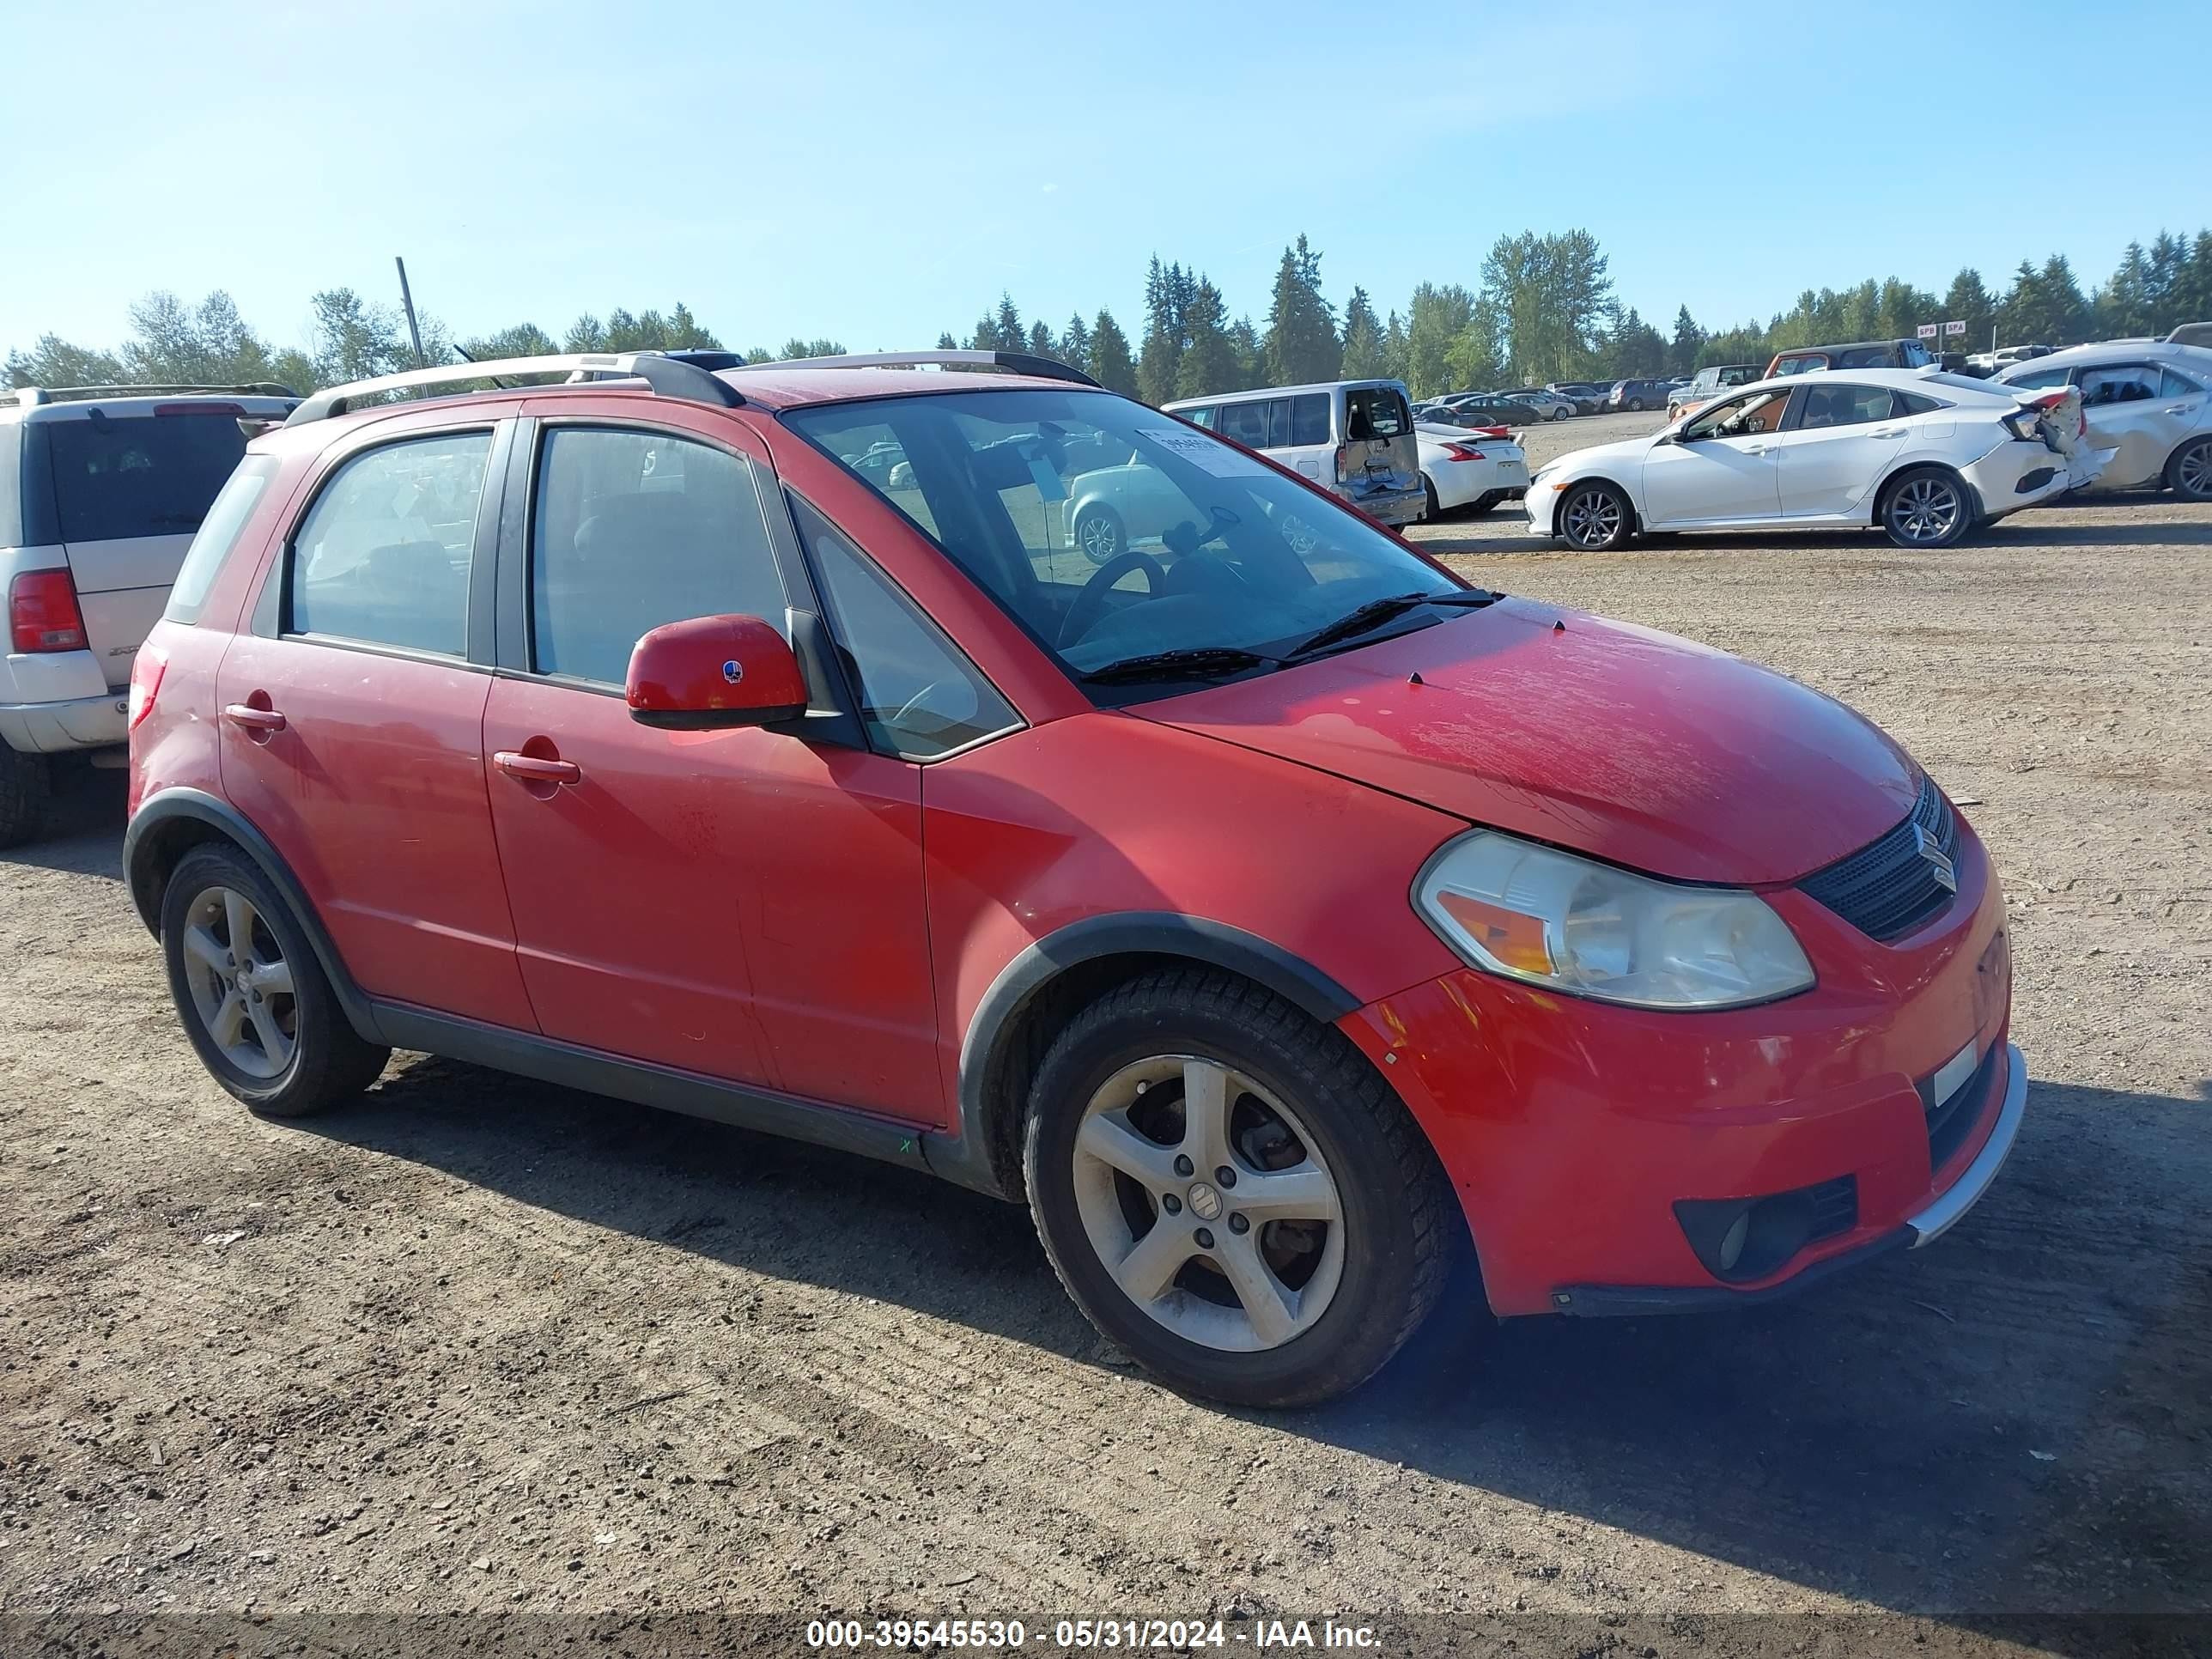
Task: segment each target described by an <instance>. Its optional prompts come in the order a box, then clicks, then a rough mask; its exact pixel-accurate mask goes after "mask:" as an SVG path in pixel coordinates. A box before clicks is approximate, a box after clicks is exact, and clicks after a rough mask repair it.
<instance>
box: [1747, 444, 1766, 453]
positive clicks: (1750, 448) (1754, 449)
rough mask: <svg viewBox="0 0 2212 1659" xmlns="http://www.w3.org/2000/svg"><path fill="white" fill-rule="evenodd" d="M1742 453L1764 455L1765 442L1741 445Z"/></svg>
mask: <svg viewBox="0 0 2212 1659" xmlns="http://www.w3.org/2000/svg"><path fill="white" fill-rule="evenodd" d="M1743 453H1745V454H1747V455H1764V454H1765V453H1766V446H1765V444H1746V445H1745V446H1744V447H1743Z"/></svg>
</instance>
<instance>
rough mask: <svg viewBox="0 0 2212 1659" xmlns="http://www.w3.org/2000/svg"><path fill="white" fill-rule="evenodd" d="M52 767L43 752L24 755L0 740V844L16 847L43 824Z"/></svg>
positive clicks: (44, 823) (51, 789)
mask: <svg viewBox="0 0 2212 1659" xmlns="http://www.w3.org/2000/svg"><path fill="white" fill-rule="evenodd" d="M53 788H54V784H53V767H52V763H51V762H49V761H48V760H47V759H46V757H45V756H44V755H25V754H20V753H18V752H17V751H16V750H13V749H10V748H9V746H8V745H7V744H5V743H0V847H17V846H21V844H22V843H23V842H27V841H29V840H30V839H31V838H32V837H33V836H36V835H37V834H38V833H39V832H40V830H41V829H45V828H46V802H47V799H49V798H50V797H51V796H52V793H53Z"/></svg>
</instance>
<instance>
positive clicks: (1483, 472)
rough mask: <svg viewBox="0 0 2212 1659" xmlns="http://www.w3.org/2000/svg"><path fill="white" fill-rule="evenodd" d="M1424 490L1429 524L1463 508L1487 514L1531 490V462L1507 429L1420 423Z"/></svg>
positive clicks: (1415, 434)
mask: <svg viewBox="0 0 2212 1659" xmlns="http://www.w3.org/2000/svg"><path fill="white" fill-rule="evenodd" d="M1413 437H1414V440H1415V441H1416V442H1417V443H1418V444H1419V447H1420V451H1421V489H1422V492H1423V493H1424V494H1425V495H1427V497H1428V507H1427V509H1426V511H1425V512H1424V513H1422V514H1421V518H1422V521H1423V522H1424V523H1434V522H1435V521H1436V520H1438V519H1440V518H1442V517H1443V515H1444V514H1445V513H1456V512H1459V511H1462V509H1464V510H1466V511H1468V512H1474V513H1487V512H1489V511H1490V509H1491V508H1492V507H1495V506H1497V505H1498V502H1500V501H1510V500H1512V499H1514V498H1515V497H1516V496H1518V495H1520V494H1521V493H1522V491H1523V490H1525V489H1528V456H1527V455H1525V454H1524V453H1522V449H1521V446H1520V445H1519V444H1518V443H1516V442H1515V441H1514V440H1513V438H1512V436H1511V435H1510V434H1509V433H1508V432H1507V431H1506V430H1505V429H1504V428H1502V427H1486V428H1468V427H1463V426H1438V425H1431V424H1428V423H1425V422H1417V423H1416V424H1415V426H1414V428H1413Z"/></svg>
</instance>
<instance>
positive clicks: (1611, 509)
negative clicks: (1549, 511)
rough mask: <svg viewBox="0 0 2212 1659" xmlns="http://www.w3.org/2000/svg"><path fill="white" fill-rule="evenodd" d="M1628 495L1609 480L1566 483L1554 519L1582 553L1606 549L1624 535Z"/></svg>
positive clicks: (1626, 527) (1602, 551)
mask: <svg viewBox="0 0 2212 1659" xmlns="http://www.w3.org/2000/svg"><path fill="white" fill-rule="evenodd" d="M1631 521H1632V514H1631V513H1630V512H1629V509H1628V497H1627V496H1626V495H1622V494H1621V493H1620V490H1619V489H1616V488H1615V487H1614V486H1613V485H1612V484H1609V483H1581V484H1570V485H1569V486H1568V487H1567V497H1566V499H1565V501H1561V502H1560V503H1559V518H1558V520H1556V523H1557V524H1558V526H1559V534H1560V535H1561V536H1562V537H1563V538H1565V540H1566V542H1567V544H1568V545H1569V546H1571V547H1574V548H1577V549H1579V550H1582V551H1583V552H1584V553H1609V552H1611V551H1612V550H1613V549H1614V548H1616V547H1619V546H1620V544H1622V543H1623V542H1625V541H1626V540H1627V539H1628V531H1629V526H1630V523H1631Z"/></svg>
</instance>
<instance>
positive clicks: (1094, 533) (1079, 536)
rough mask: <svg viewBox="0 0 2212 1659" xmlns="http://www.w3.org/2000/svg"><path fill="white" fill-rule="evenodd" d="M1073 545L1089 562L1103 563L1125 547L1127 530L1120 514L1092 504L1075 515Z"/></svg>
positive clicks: (1119, 553) (1116, 556)
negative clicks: (1081, 551)
mask: <svg viewBox="0 0 2212 1659" xmlns="http://www.w3.org/2000/svg"><path fill="white" fill-rule="evenodd" d="M1075 544H1076V546H1077V547H1079V548H1080V549H1081V550H1083V556H1084V557H1085V558H1086V559H1088V560H1090V561H1091V563H1093V564H1104V563H1105V562H1107V561H1108V560H1109V559H1113V558H1118V557H1120V556H1121V551H1122V550H1123V549H1125V548H1126V547H1127V546H1128V544H1129V532H1128V529H1127V526H1124V525H1123V524H1122V522H1121V514H1120V513H1116V512H1115V510H1114V509H1113V508H1112V507H1107V506H1104V505H1103V504H1101V503H1097V502H1094V503H1092V504H1091V506H1089V507H1085V508H1084V509H1083V511H1081V512H1080V513H1077V514H1076V515H1075Z"/></svg>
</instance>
